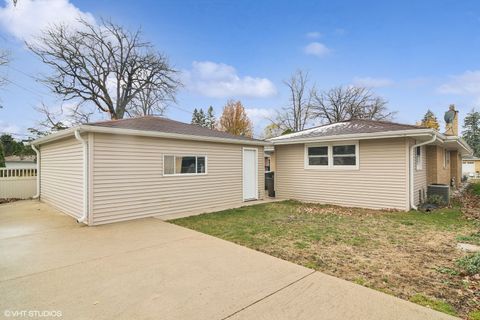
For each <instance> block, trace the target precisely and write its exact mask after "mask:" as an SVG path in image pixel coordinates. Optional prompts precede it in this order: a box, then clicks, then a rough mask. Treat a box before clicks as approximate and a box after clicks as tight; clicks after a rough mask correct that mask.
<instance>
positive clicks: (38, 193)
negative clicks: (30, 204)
mask: <svg viewBox="0 0 480 320" xmlns="http://www.w3.org/2000/svg"><path fill="white" fill-rule="evenodd" d="M30 146H31V147H32V149H33V151H35V153H36V154H37V193H36V194H35V195H34V196H33V197H32V198H33V199H37V198H39V197H40V160H41V159H40V150H38V149H37V147H35V145H33V144H32V145H30Z"/></svg>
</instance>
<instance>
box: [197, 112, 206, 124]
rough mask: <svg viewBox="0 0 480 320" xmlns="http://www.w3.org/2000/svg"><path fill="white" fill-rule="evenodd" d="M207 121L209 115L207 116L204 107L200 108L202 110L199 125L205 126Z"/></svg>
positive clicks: (199, 115) (199, 113)
mask: <svg viewBox="0 0 480 320" xmlns="http://www.w3.org/2000/svg"><path fill="white" fill-rule="evenodd" d="M206 123H207V117H206V116H205V112H204V111H203V109H201V108H200V111H198V123H197V124H198V125H199V126H200V127H205V126H206Z"/></svg>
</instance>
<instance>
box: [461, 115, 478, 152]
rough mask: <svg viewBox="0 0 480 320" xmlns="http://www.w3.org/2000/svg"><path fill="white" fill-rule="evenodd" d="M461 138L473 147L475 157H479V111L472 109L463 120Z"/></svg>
mask: <svg viewBox="0 0 480 320" xmlns="http://www.w3.org/2000/svg"><path fill="white" fill-rule="evenodd" d="M463 139H465V141H466V142H467V143H468V145H469V146H470V147H471V148H472V149H473V153H474V155H475V156H476V157H480V112H478V111H475V109H472V111H470V113H467V116H466V117H465V120H464V121H463Z"/></svg>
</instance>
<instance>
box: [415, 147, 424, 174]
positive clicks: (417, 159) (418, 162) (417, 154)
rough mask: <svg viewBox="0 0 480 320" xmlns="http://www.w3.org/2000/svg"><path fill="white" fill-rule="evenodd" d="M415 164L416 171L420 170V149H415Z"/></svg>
mask: <svg viewBox="0 0 480 320" xmlns="http://www.w3.org/2000/svg"><path fill="white" fill-rule="evenodd" d="M415 163H416V167H417V170H422V167H423V161H422V147H416V148H415Z"/></svg>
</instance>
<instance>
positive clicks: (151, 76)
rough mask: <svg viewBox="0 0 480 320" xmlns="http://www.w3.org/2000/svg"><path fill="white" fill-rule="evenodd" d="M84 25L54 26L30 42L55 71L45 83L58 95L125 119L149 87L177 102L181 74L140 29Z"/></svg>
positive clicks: (113, 25)
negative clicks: (179, 74)
mask: <svg viewBox="0 0 480 320" xmlns="http://www.w3.org/2000/svg"><path fill="white" fill-rule="evenodd" d="M80 22H81V27H80V28H76V29H72V28H69V27H67V26H65V25H55V26H53V27H50V28H48V29H46V30H45V31H44V32H43V33H42V35H41V36H40V37H38V39H36V40H35V41H32V42H28V43H27V46H28V48H29V49H30V50H31V51H32V52H33V53H35V54H36V55H37V56H38V57H39V58H40V59H41V60H42V61H43V62H44V63H46V64H47V65H49V66H50V67H51V68H52V69H53V74H52V75H50V76H47V77H45V78H44V79H43V81H44V83H45V84H46V85H47V86H48V87H49V88H50V89H51V90H52V91H53V92H54V93H56V94H59V95H60V96H62V97H63V99H64V100H74V101H79V105H82V104H84V103H87V102H90V103H93V104H94V105H95V106H96V107H97V108H98V109H99V110H100V111H102V112H105V113H107V114H108V115H109V117H110V118H111V119H122V118H123V117H124V115H125V114H126V113H127V111H128V109H129V108H130V107H131V106H132V101H133V100H138V99H139V98H138V96H139V95H140V94H142V92H143V90H145V89H147V91H148V90H150V91H153V92H155V95H158V97H163V98H168V99H173V98H174V96H175V93H176V89H177V87H178V86H179V84H180V83H179V82H178V80H177V71H176V70H174V69H173V68H172V67H171V66H170V65H169V63H168V61H167V59H166V57H165V56H163V55H162V54H160V53H158V52H156V51H155V50H154V48H153V46H152V45H151V44H150V43H149V42H145V41H143V40H142V39H141V34H140V31H136V32H133V33H132V32H128V31H127V30H125V29H124V28H122V27H121V26H119V25H115V24H113V23H112V22H107V21H102V22H101V23H100V25H95V24H92V23H89V22H87V21H84V20H80ZM127 114H128V113H127Z"/></svg>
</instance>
